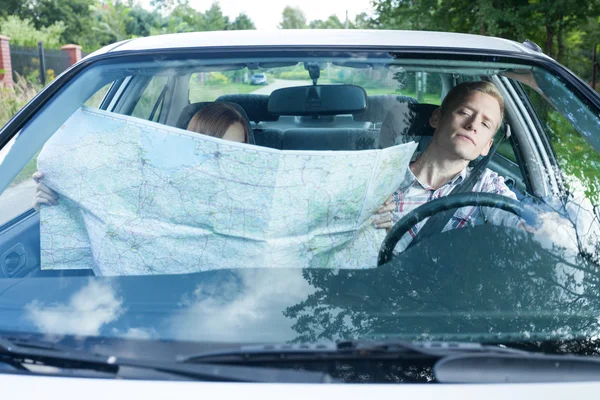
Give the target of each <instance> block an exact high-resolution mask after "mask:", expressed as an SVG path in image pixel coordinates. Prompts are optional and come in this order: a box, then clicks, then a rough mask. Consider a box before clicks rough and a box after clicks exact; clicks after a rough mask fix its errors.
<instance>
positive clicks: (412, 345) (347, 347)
mask: <svg viewBox="0 0 600 400" xmlns="http://www.w3.org/2000/svg"><path fill="white" fill-rule="evenodd" d="M178 360H179V361H180V362H182V363H194V362H202V363H204V364H207V363H217V362H218V363H232V364H243V365H247V364H252V363H270V364H272V363H277V362H283V363H285V362H323V361H326V360H330V361H340V360H346V361H351V360H387V361H391V362H395V361H396V362H403V363H409V364H410V363H411V362H417V361H428V362H430V363H431V365H432V366H433V373H434V376H435V379H436V381H437V382H443V383H505V382H576V381H599V380H600V358H593V357H586V356H573V355H549V354H543V353H535V352H530V351H525V350H518V349H513V348H510V347H505V346H502V345H485V344H480V343H464V342H408V341H397V340H391V341H379V342H377V341H346V342H339V343H330V344H292V345H277V344H274V345H263V346H242V347H239V348H238V349H233V350H227V351H221V352H213V353H198V354H192V355H188V356H185V357H179V358H178Z"/></svg>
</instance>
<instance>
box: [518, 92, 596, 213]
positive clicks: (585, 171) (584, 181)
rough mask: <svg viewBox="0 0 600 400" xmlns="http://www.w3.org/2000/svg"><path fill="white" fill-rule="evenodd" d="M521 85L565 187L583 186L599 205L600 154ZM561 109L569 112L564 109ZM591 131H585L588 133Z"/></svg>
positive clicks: (547, 103)
mask: <svg viewBox="0 0 600 400" xmlns="http://www.w3.org/2000/svg"><path fill="white" fill-rule="evenodd" d="M522 87H523V89H524V91H525V92H526V93H527V95H528V97H529V99H530V100H531V106H532V107H533V109H534V110H535V113H536V115H537V117H538V119H539V121H540V123H541V124H542V127H543V129H544V131H545V132H546V135H547V137H548V139H549V141H550V144H551V146H552V150H553V152H554V155H555V157H556V161H557V163H558V165H559V167H560V170H561V171H562V173H563V178H564V183H565V185H566V187H567V189H568V190H571V191H573V190H581V189H583V190H584V191H585V194H586V195H587V196H588V198H589V199H590V200H591V201H592V202H593V204H595V205H598V204H600V155H599V154H598V152H597V151H596V150H595V149H594V147H592V146H591V145H590V143H589V142H588V141H587V140H586V139H585V136H584V135H583V134H582V133H581V132H580V131H579V130H578V129H577V128H575V127H574V126H573V124H571V123H570V122H569V121H568V120H567V119H566V118H565V117H564V116H563V114H561V112H559V111H558V110H557V109H555V108H554V107H553V106H552V105H551V103H549V102H548V100H546V99H545V98H544V97H543V96H542V95H541V94H540V93H539V92H537V91H536V90H534V89H532V88H531V87H528V86H526V85H523V86H522ZM563 112H564V113H565V114H571V113H572V111H571V110H569V109H568V108H567V109H563ZM591 133H592V132H585V134H586V135H588V136H589V135H590V134H591ZM594 133H595V132H594Z"/></svg>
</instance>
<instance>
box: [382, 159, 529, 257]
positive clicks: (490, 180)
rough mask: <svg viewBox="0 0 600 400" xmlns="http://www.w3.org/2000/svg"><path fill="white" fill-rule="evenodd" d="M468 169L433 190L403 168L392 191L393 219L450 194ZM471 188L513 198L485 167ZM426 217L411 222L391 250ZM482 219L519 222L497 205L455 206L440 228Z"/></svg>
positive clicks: (406, 240)
mask: <svg viewBox="0 0 600 400" xmlns="http://www.w3.org/2000/svg"><path fill="white" fill-rule="evenodd" d="M470 170H471V169H470V168H468V167H467V168H465V169H464V170H462V171H461V172H460V173H459V174H458V175H456V176H455V177H454V178H453V179H451V180H450V181H448V182H447V183H445V184H444V185H443V186H441V187H440V188H439V189H437V190H436V189H433V188H432V187H430V186H428V185H425V184H423V183H421V182H419V180H418V179H417V178H416V177H415V175H414V174H413V173H412V171H411V170H410V168H407V172H406V175H405V178H404V181H403V183H402V184H401V185H400V187H399V188H398V190H396V192H394V202H395V203H396V208H395V210H394V211H393V212H392V217H393V223H396V222H398V220H399V219H400V218H402V217H403V216H404V215H405V214H406V213H408V212H410V211H412V210H414V209H415V208H417V207H419V206H420V205H422V204H424V203H426V202H428V201H431V200H434V199H439V198H440V197H443V196H447V195H448V194H450V192H452V190H453V189H454V188H455V187H456V186H457V185H458V184H460V183H461V182H462V181H463V180H465V179H467V177H468V176H469V173H470ZM473 192H483V193H494V194H500V195H503V196H506V197H510V198H511V199H515V200H516V199H517V196H516V195H515V194H514V193H513V192H512V191H511V190H510V189H509V188H508V187H507V186H506V184H505V183H504V178H502V177H501V176H498V174H497V173H495V172H494V171H491V170H489V169H486V170H485V171H484V172H483V173H482V174H481V176H480V177H479V179H478V180H477V183H476V184H475V186H474V187H473ZM427 220H428V218H427V219H425V220H423V221H421V222H419V223H418V224H417V225H415V226H413V227H412V229H411V230H410V231H409V232H408V233H407V234H406V235H404V236H403V237H402V239H400V241H399V242H398V244H397V245H396V248H395V251H403V250H404V249H406V247H407V246H408V245H409V244H410V242H411V241H412V239H413V238H414V237H415V236H416V235H417V233H418V232H419V230H421V228H423V226H424V225H425V223H426V222H427ZM485 222H490V223H493V224H494V225H505V226H516V225H517V224H518V223H519V219H518V218H517V217H515V216H514V215H512V214H510V213H508V212H506V211H503V210H500V209H498V208H490V207H477V206H473V207H463V208H459V209H458V210H457V211H456V213H454V215H453V216H452V218H451V219H450V221H448V223H447V224H446V226H445V227H444V229H443V230H444V231H447V230H450V229H456V228H463V227H465V226H474V225H476V224H481V223H485Z"/></svg>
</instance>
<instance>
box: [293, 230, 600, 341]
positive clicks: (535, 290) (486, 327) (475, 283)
mask: <svg viewBox="0 0 600 400" xmlns="http://www.w3.org/2000/svg"><path fill="white" fill-rule="evenodd" d="M491 239H493V240H492V242H489V241H490V240H491ZM486 241H487V242H488V243H486ZM474 248H477V249H478V251H477V255H474V257H476V260H475V259H474V260H469V259H468V258H467V259H466V260H465V259H463V258H454V257H449V256H448V252H449V251H451V252H456V253H459V254H469V252H472V249H474ZM563 255H564V253H563V252H562V250H561V249H553V250H552V251H547V250H545V249H544V248H543V247H542V246H541V245H540V244H539V243H538V242H537V241H536V240H535V239H533V238H532V237H531V235H530V234H528V233H525V232H520V231H512V232H507V231H503V230H500V229H499V228H497V227H492V226H481V227H478V228H476V229H473V230H458V231H456V232H454V233H453V236H452V238H451V239H449V236H448V234H447V233H446V234H442V235H438V236H436V237H434V238H431V240H430V241H429V242H428V243H420V244H418V245H417V246H415V247H414V248H412V249H410V250H408V251H407V252H405V253H404V254H402V255H401V256H400V257H398V258H396V259H395V260H394V261H392V262H391V263H389V264H387V265H385V266H382V267H379V268H378V269H377V270H373V271H361V273H360V277H361V278H360V279H356V278H355V277H354V276H353V273H352V272H351V271H339V272H334V271H318V270H306V271H304V277H305V279H306V280H307V281H308V282H309V283H310V284H311V285H312V286H314V287H315V289H316V291H315V292H314V293H312V294H310V295H309V296H307V297H306V299H304V300H303V301H301V302H299V303H298V304H296V305H294V306H293V307H289V308H287V309H286V310H285V315H286V316H287V317H289V318H291V319H292V320H294V321H295V323H294V325H293V328H294V330H295V331H296V333H297V335H296V338H295V341H297V342H312V341H315V340H318V339H321V340H323V339H326V340H342V339H349V338H374V339H379V338H390V337H398V338H404V339H419V340H458V341H464V340H467V341H488V342H489V341H500V342H514V341H522V340H552V339H562V340H568V339H573V338H577V337H597V335H598V334H599V333H600V324H599V321H598V318H597V310H598V309H600V296H599V295H598V293H599V292H598V285H599V284H600V273H599V272H598V271H596V270H595V269H594V268H592V267H590V266H589V264H585V263H583V262H582V260H581V259H579V260H577V264H573V263H570V262H568V261H566V260H565V259H564V258H563ZM582 265H583V266H582Z"/></svg>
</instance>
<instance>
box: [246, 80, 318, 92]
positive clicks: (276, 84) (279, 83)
mask: <svg viewBox="0 0 600 400" xmlns="http://www.w3.org/2000/svg"><path fill="white" fill-rule="evenodd" d="M306 85H312V82H311V81H309V80H306V81H288V80H284V79H275V80H274V81H273V82H272V83H269V84H268V85H267V86H263V87H261V88H260V89H258V90H255V91H254V92H252V93H254V94H271V92H273V91H274V90H277V89H281V88H284V87H290V86H306Z"/></svg>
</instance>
